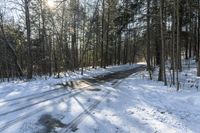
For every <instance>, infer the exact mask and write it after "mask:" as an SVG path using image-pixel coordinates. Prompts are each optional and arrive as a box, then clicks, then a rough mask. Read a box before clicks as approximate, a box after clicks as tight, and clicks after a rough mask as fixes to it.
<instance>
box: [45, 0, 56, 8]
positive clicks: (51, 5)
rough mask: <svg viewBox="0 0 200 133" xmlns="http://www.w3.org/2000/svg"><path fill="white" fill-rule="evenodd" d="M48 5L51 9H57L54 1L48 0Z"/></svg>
mask: <svg viewBox="0 0 200 133" xmlns="http://www.w3.org/2000/svg"><path fill="white" fill-rule="evenodd" d="M47 5H48V6H49V7H50V8H54V7H55V2H54V0H47Z"/></svg>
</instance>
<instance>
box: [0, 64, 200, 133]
mask: <svg viewBox="0 0 200 133" xmlns="http://www.w3.org/2000/svg"><path fill="white" fill-rule="evenodd" d="M138 66H140V65H131V66H129V65H124V66H120V67H110V68H108V69H97V70H92V71H88V72H86V74H85V75H84V76H80V74H79V72H77V73H76V74H75V73H73V74H72V73H71V74H70V75H73V76H71V77H70V78H69V76H67V77H63V78H62V79H54V78H50V79H48V80H44V79H43V80H42V79H38V80H36V81H31V82H12V83H1V84H0V132H2V133H47V132H50V130H51V132H58V133H65V132H76V133H143V132H144V133H199V131H200V127H199V124H200V92H199V91H198V81H199V79H198V78H197V77H196V76H194V75H195V72H196V69H195V68H192V69H190V70H188V69H187V68H186V67H185V68H184V72H183V73H182V78H181V90H180V91H179V92H176V90H175V87H169V86H166V87H165V86H163V83H162V82H158V81H156V80H153V81H149V80H148V76H147V75H148V74H147V72H145V71H144V72H137V73H134V74H132V75H131V76H129V77H127V78H125V79H116V80H112V81H110V82H104V83H93V84H92V83H87V82H84V84H83V83H81V86H82V87H80V86H79V87H80V88H81V89H77V90H71V89H63V87H60V86H59V85H55V84H58V83H65V82H66V81H69V80H76V79H80V78H84V77H91V76H97V75H102V74H108V73H112V72H116V71H122V70H128V69H131V68H134V67H138ZM193 66H195V64H194V63H193ZM154 76H156V73H155V75H154ZM60 88H62V89H60ZM84 88H86V90H85V89H84ZM92 89H94V90H95V91H90V90H92ZM30 95H31V96H30Z"/></svg>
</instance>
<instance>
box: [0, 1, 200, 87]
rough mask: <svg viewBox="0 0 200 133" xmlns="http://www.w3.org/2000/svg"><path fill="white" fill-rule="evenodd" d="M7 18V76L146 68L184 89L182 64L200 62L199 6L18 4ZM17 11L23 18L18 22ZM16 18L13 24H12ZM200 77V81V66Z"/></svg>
mask: <svg viewBox="0 0 200 133" xmlns="http://www.w3.org/2000/svg"><path fill="white" fill-rule="evenodd" d="M4 3H6V4H11V5H14V8H12V9H8V8H9V7H7V6H5V4H2V5H0V6H1V13H0V16H1V17H0V26H1V30H0V43H1V44H2V45H1V46H0V49H1V51H0V57H1V58H0V69H1V72H0V76H1V78H2V79H4V78H10V77H24V76H26V77H27V78H29V79H31V78H32V76H33V75H49V76H51V75H57V76H58V77H59V76H60V73H61V72H64V71H74V70H78V69H80V70H82V73H83V72H84V69H85V68H86V67H88V66H92V67H93V68H95V67H98V66H100V67H103V68H106V67H107V66H109V65H119V64H126V63H135V62H138V61H142V60H145V61H146V62H147V70H148V72H149V76H150V79H152V73H153V71H154V68H155V67H156V66H158V67H159V76H158V80H160V81H164V83H165V85H167V79H166V67H167V66H168V65H166V63H168V64H170V72H171V73H172V79H171V84H174V85H175V84H177V89H179V72H181V71H182V62H181V61H182V59H183V58H185V59H191V58H193V59H195V60H196V61H197V62H198V60H199V59H200V56H199V53H200V52H199V49H200V44H199V43H200V40H199V34H200V12H199V11H200V1H199V0H192V1H191V0H94V1H89V0H59V1H56V0H55V2H54V7H51V6H49V5H48V0H15V1H14V0H11V1H9V2H7V1H4ZM9 10H14V11H17V12H19V16H18V17H17V18H16V16H15V15H13V17H10V16H12V15H10V13H9ZM8 16H9V17H8ZM197 75H198V76H200V63H199V62H198V68H197Z"/></svg>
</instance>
